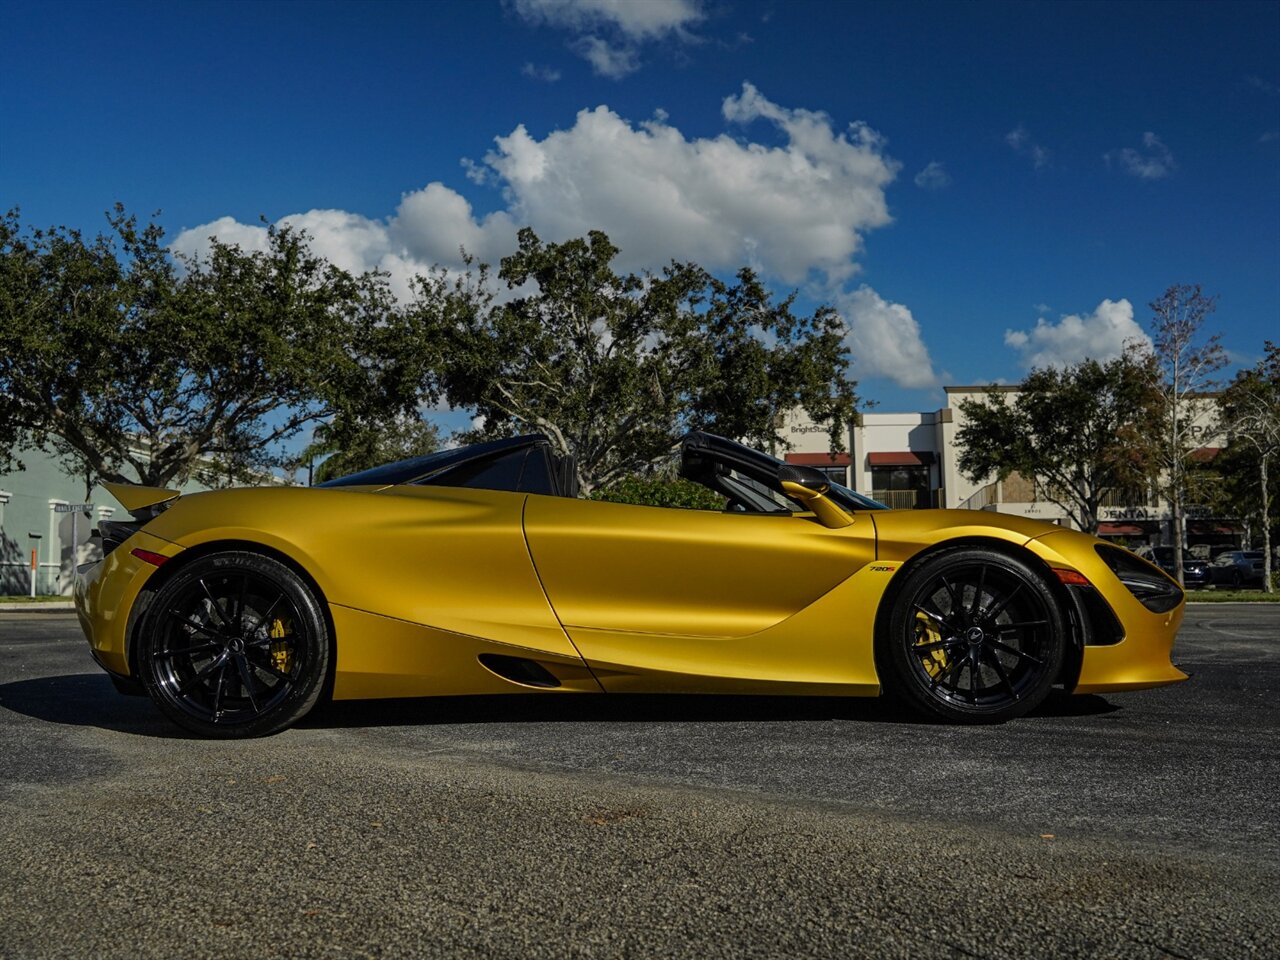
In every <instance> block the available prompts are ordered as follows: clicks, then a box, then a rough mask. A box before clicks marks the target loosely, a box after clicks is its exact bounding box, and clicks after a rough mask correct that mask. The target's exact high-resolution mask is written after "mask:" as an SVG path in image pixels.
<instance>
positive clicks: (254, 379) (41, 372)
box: [0, 207, 421, 486]
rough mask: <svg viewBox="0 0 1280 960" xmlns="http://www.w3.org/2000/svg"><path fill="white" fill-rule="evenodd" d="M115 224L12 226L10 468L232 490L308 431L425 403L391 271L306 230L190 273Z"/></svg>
mask: <svg viewBox="0 0 1280 960" xmlns="http://www.w3.org/2000/svg"><path fill="white" fill-rule="evenodd" d="M108 220H109V224H110V230H109V231H108V232H107V233H106V234H99V235H98V236H97V237H96V238H95V239H93V240H86V239H85V238H84V237H83V236H81V234H80V233H79V232H77V231H74V230H67V229H64V228H56V227H55V228H52V229H49V230H25V229H23V227H22V225H21V224H20V222H19V220H18V213H17V211H16V210H14V211H10V212H9V213H8V214H6V215H5V216H4V217H3V218H2V219H0V468H5V467H9V466H12V465H14V464H17V465H18V466H20V463H18V461H17V456H18V454H19V452H20V451H21V450H22V449H24V448H31V447H40V448H45V449H49V448H52V449H53V450H54V451H55V452H57V453H58V454H61V456H62V458H63V460H64V462H65V465H66V466H67V468H68V469H69V471H71V472H74V473H75V474H76V475H80V476H85V477H86V478H87V482H89V483H90V484H92V483H95V482H97V481H99V480H115V481H130V480H132V481H136V482H141V483H144V484H149V485H155V486H168V485H172V484H181V483H183V482H185V481H186V480H187V479H188V478H190V477H191V476H192V475H193V474H194V473H195V472H196V471H197V470H201V471H204V472H205V473H206V474H208V476H207V477H206V479H216V480H219V481H221V482H230V481H231V480H236V479H251V478H254V477H255V476H261V473H262V471H263V470H265V469H266V468H268V467H270V466H273V465H277V464H280V463H282V462H283V461H284V456H283V453H282V451H281V449H280V444H281V443H282V442H283V441H286V440H288V439H290V438H292V437H294V436H296V435H297V434H298V433H299V432H300V431H301V430H302V429H303V428H304V427H305V426H307V425H308V424H311V423H316V422H320V421H323V420H325V419H327V418H331V417H334V416H336V415H339V414H341V415H343V416H346V417H347V418H349V419H352V420H359V419H361V418H364V419H366V420H377V419H378V418H379V417H386V416H394V415H395V414H396V413H398V412H400V411H407V410H412V409H413V404H414V398H415V396H416V394H417V392H418V388H419V380H420V377H419V376H416V375H415V374H414V373H413V371H416V370H418V369H419V368H420V360H421V357H420V355H419V354H418V352H417V342H418V338H416V337H415V336H414V335H413V333H412V331H411V330H409V329H408V328H407V327H406V326H405V323H406V321H404V320H403V319H401V318H400V317H399V316H398V314H397V313H396V312H395V311H394V310H393V309H392V302H393V301H392V298H391V295H390V293H389V291H388V287H387V283H386V279H385V277H382V276H379V275H377V274H365V275H363V276H360V277H353V276H351V275H350V274H348V273H346V272H344V271H342V270H339V269H337V268H335V267H333V266H331V265H329V264H327V263H325V262H324V261H323V260H321V259H320V258H318V257H316V256H314V255H313V254H311V252H310V251H309V249H308V247H307V242H306V238H305V236H304V235H302V234H300V233H297V232H295V231H292V230H289V229H276V228H271V229H269V231H268V248H267V249H266V250H265V251H254V252H246V251H243V250H241V249H240V248H239V247H237V246H234V245H227V244H222V243H218V242H216V241H215V242H213V243H212V246H211V249H210V252H209V253H208V254H207V256H205V257H202V258H199V259H190V260H182V261H179V260H175V258H174V257H173V256H172V255H171V254H170V252H169V250H168V249H167V247H166V246H165V244H164V233H163V230H162V229H161V228H160V227H159V226H158V225H157V224H155V223H154V222H152V223H148V224H146V225H140V224H139V223H138V221H137V219H136V218H135V217H133V216H128V215H126V214H125V212H124V210H123V209H122V208H120V207H117V208H116V210H115V212H114V213H113V214H111V215H109V217H108Z"/></svg>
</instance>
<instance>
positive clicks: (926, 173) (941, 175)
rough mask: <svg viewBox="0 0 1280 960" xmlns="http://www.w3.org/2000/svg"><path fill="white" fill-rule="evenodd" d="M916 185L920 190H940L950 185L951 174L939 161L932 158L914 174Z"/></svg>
mask: <svg viewBox="0 0 1280 960" xmlns="http://www.w3.org/2000/svg"><path fill="white" fill-rule="evenodd" d="M916 186H917V187H919V188H920V189H922V190H941V189H943V188H944V187H949V186H951V174H949V173H947V168H946V167H945V166H943V165H942V163H941V162H940V161H938V160H934V161H932V162H931V163H930V164H929V165H928V166H927V167H925V168H924V169H923V170H921V171H920V172H919V173H917V174H916Z"/></svg>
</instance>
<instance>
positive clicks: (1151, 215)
mask: <svg viewBox="0 0 1280 960" xmlns="http://www.w3.org/2000/svg"><path fill="white" fill-rule="evenodd" d="M0 23H3V24H4V26H3V28H0V32H2V34H3V36H4V38H5V40H6V43H5V47H6V55H5V57H4V58H0V204H3V205H4V206H5V207H6V208H7V207H9V206H13V205H19V206H20V207H21V208H22V213H23V217H24V219H25V220H26V221H27V222H30V223H34V224H38V225H45V224H55V223H57V224H68V225H72V226H77V227H81V228H83V229H86V230H96V229H98V228H99V227H100V226H101V225H102V224H103V220H102V213H103V211H104V210H106V209H107V208H108V207H109V206H110V205H111V204H112V203H113V202H115V201H117V200H119V201H122V202H124V203H125V204H126V205H127V206H128V207H129V208H130V209H131V210H133V211H136V212H139V213H149V212H150V211H153V210H159V211H161V214H160V219H161V222H162V223H163V224H164V225H165V226H166V228H167V229H168V230H169V232H170V235H171V237H172V238H173V239H174V242H175V244H176V245H177V246H178V247H179V248H180V249H184V250H198V249H199V248H200V246H201V244H202V243H203V242H204V239H203V238H205V237H207V236H208V235H209V234H211V233H217V234H218V235H219V236H222V237H224V238H226V239H234V240H236V241H238V242H241V243H243V244H246V245H253V244H255V243H258V242H260V239H261V234H260V228H259V227H258V226H257V224H258V222H259V217H261V216H265V217H267V218H268V219H271V220H286V221H288V222H294V223H298V224H299V225H301V226H303V227H305V228H307V229H308V230H310V231H311V232H312V233H313V234H314V235H315V236H316V238H317V243H316V245H317V248H318V249H321V250H322V251H323V252H325V253H326V254H327V255H329V256H331V257H332V258H333V259H335V261H338V262H340V263H342V264H343V265H344V266H351V267H356V268H363V267H371V266H377V267H380V268H383V269H388V270H390V271H391V272H392V273H393V275H394V276H396V277H398V278H399V281H400V282H403V280H404V278H407V276H409V275H410V274H411V273H412V272H413V271H414V270H417V269H422V268H423V267H424V266H426V265H429V264H430V263H434V262H441V263H444V264H445V265H446V266H449V265H456V263H457V256H456V250H457V248H458V246H459V244H465V245H466V246H467V247H468V249H469V250H472V251H474V252H476V253H478V254H479V255H480V256H482V257H483V258H484V259H486V260H490V261H493V260H496V259H497V258H498V257H500V256H502V255H503V254H504V253H506V252H508V251H509V250H510V249H511V247H512V238H513V236H514V230H515V229H516V228H517V227H518V226H520V225H522V224H525V223H530V224H532V225H533V226H534V227H535V228H536V229H537V230H538V231H539V233H541V234H542V235H543V236H544V237H545V238H547V239H557V240H558V239H564V238H566V237H568V236H571V235H578V234H581V233H584V232H585V231H586V230H587V229H590V228H592V227H600V228H602V229H605V230H606V231H607V232H608V233H609V234H610V235H611V236H613V237H614V239H615V240H616V241H618V242H619V243H620V245H621V246H622V247H623V256H624V261H625V262H624V266H626V267H629V268H643V267H657V266H660V265H661V264H662V263H663V262H665V261H666V260H667V259H670V258H671V257H676V258H679V259H690V260H694V261H697V262H699V263H702V264H704V265H705V266H708V267H710V268H713V269H715V270H717V271H719V272H725V273H729V272H732V271H733V269H734V268H735V267H736V266H738V265H741V264H743V263H750V264H752V265H754V266H756V267H757V269H759V270H760V271H761V272H762V273H763V274H764V275H765V276H766V277H767V278H768V279H770V281H771V282H773V283H774V284H775V285H776V286H777V288H778V289H779V290H780V291H785V290H789V289H793V288H798V289H800V290H801V292H802V294H803V296H804V298H805V302H807V303H809V304H812V303H816V302H819V301H827V302H832V303H834V304H836V306H837V307H838V308H839V309H840V310H841V311H842V313H843V314H844V315H845V316H846V318H847V320H848V322H849V324H850V327H851V333H850V345H851V348H852V349H853V352H854V355H855V376H856V377H857V378H858V379H859V381H860V388H859V389H860V392H861V393H862V394H863V396H864V397H865V398H866V399H868V400H872V401H875V402H877V403H878V405H879V409H882V410H899V409H907V410H918V409H933V408H936V407H938V406H940V405H941V404H942V402H943V395H942V392H941V389H940V388H941V386H942V385H943V384H956V383H976V382H986V381H989V380H996V379H998V380H1005V381H1015V380H1017V379H1019V378H1020V377H1021V376H1022V375H1024V373H1025V372H1026V370H1027V367H1028V365H1030V364H1032V363H1060V362H1070V361H1073V360H1076V359H1079V358H1080V357H1082V356H1083V355H1085V354H1091V355H1098V356H1106V355H1108V354H1109V353H1112V352H1114V351H1115V350H1116V349H1118V346H1119V344H1120V343H1121V342H1122V340H1123V339H1124V338H1126V337H1130V336H1134V335H1141V333H1142V331H1143V330H1144V329H1145V328H1146V326H1147V323H1148V320H1149V310H1148V308H1147V304H1148V302H1149V301H1151V300H1152V299H1154V298H1155V297H1156V296H1158V295H1159V294H1160V293H1161V292H1162V291H1163V290H1164V289H1165V287H1167V286H1168V285H1169V284H1172V283H1176V282H1184V283H1201V284H1203V285H1204V288H1205V289H1206V290H1207V291H1208V292H1210V293H1213V294H1216V295H1218V297H1219V307H1218V312H1217V314H1216V315H1215V316H1214V318H1213V319H1212V321H1211V324H1212V326H1213V328H1214V329H1216V330H1218V331H1221V333H1222V334H1223V339H1224V342H1225V344H1226V345H1227V347H1228V349H1229V350H1230V351H1231V354H1232V356H1233V357H1234V358H1235V359H1236V360H1237V361H1239V362H1251V361H1252V360H1253V359H1254V358H1256V357H1257V356H1259V355H1260V353H1261V349H1262V341H1263V339H1264V338H1267V337H1270V338H1273V339H1280V4H1276V3H1265V4H1235V3H1224V2H1218V3H1195V4H1177V3H1158V4H1126V3H1112V4H1092V3H1089V4H1086V3H1075V4H1041V3H1016V4H986V3H977V4H961V3H945V4H930V3H920V4H910V3H872V4H866V3H816V2H814V3H810V2H760V3H754V2H742V3H738V2H729V0H707V2H697V0H655V2H648V3H646V2H643V0H640V2H631V3H627V2H611V0H510V2H505V3H503V2H496V0H495V2H486V0H474V2H465V3H451V2H438V3H416V4H412V3H390V4H379V3H373V2H366V3H359V4H347V3H286V4H271V3H211V4H204V3H183V4H160V3H121V4H106V3H93V4H78V3H63V4H56V5H52V4H27V3H13V2H9V0H3V2H0Z"/></svg>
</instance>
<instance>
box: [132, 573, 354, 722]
mask: <svg viewBox="0 0 1280 960" xmlns="http://www.w3.org/2000/svg"><path fill="white" fill-rule="evenodd" d="M139 644H140V646H139V649H138V668H139V670H138V672H139V674H140V676H141V679H142V683H143V686H144V687H145V688H146V691H147V693H148V694H149V695H150V697H151V699H152V700H154V701H155V703H156V705H157V706H158V707H159V708H160V710H161V711H162V712H163V713H164V714H165V716H167V717H168V718H169V719H170V720H172V721H173V722H174V723H177V724H178V725H179V726H182V727H184V728H185V729H187V730H190V731H191V732H193V733H197V734H200V735H201V736H205V737H216V738H224V739H229V738H238V737H255V736H263V735H265V734H269V733H275V732H276V731H278V730H281V729H283V728H284V727H287V726H289V725H290V724H292V723H294V722H295V721H297V720H298V719H300V718H301V717H302V716H303V715H304V714H306V713H307V711H309V710H310V709H311V708H312V707H313V706H314V705H315V702H316V700H317V699H319V697H320V691H321V688H322V687H323V686H324V679H325V674H326V671H327V670H328V661H329V634H328V628H327V625H326V622H325V618H324V615H323V613H322V611H321V609H320V605H319V603H318V601H317V600H316V598H315V596H314V595H313V594H312V591H311V590H310V589H309V587H308V586H307V584H306V583H305V582H304V581H303V580H302V578H301V577H299V576H298V575H297V574H296V573H295V572H294V571H293V570H291V569H290V568H289V567H287V566H285V565H284V564H282V563H280V562H278V561H276V560H273V559H270V558H269V557H264V556H261V555H259V554H255V553H249V552H245V551H227V552H224V553H215V554H210V555H208V556H206V557H201V558H199V559H198V560H195V561H193V562H192V563H190V564H189V565H187V566H184V567H183V568H182V569H181V570H179V571H178V572H177V573H176V574H174V576H173V577H172V579H170V580H169V581H168V582H167V583H165V584H164V586H162V587H161V588H160V590H159V592H158V593H157V594H156V596H155V599H154V600H153V601H152V603H151V604H150V605H149V606H148V608H147V612H146V614H145V618H144V620H143V623H142V625H141V629H140V633H139Z"/></svg>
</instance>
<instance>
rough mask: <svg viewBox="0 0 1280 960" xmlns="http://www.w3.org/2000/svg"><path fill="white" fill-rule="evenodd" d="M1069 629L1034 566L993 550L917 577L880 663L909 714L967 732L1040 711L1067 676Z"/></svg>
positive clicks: (950, 559) (904, 595)
mask: <svg viewBox="0 0 1280 960" xmlns="http://www.w3.org/2000/svg"><path fill="white" fill-rule="evenodd" d="M1066 637H1067V628H1066V624H1065V622H1064V620H1063V616H1062V613H1061V611H1060V609H1059V607H1058V602H1057V598H1056V597H1055V596H1054V594H1053V592H1052V591H1051V589H1050V588H1049V585H1048V584H1047V583H1046V582H1045V579H1044V577H1043V576H1042V575H1041V574H1040V573H1039V572H1038V571H1036V570H1035V569H1033V568H1032V567H1031V566H1030V565H1029V564H1028V563H1026V562H1025V561H1023V560H1020V559H1018V558H1016V557H1013V556H1011V555H1008V554H1004V553H1001V552H999V551H996V550H989V549H985V548H965V549H958V550H953V551H949V552H947V553H942V554H938V555H937V556H934V557H931V558H930V559H928V560H926V561H925V562H923V563H922V564H920V566H918V567H916V568H915V569H914V570H912V571H910V573H908V575H907V578H906V580H905V581H904V583H903V584H902V588H901V589H900V590H899V591H898V593H897V600H896V603H895V606H894V609H893V611H892V613H891V615H890V617H889V627H888V632H887V635H885V636H883V637H882V638H881V642H880V646H879V660H880V662H881V666H882V673H884V674H885V680H886V685H887V686H888V687H889V690H890V692H891V693H895V694H897V695H898V696H899V697H900V698H901V699H903V700H905V701H906V702H907V703H908V704H909V705H911V706H913V707H915V708H916V709H918V710H921V711H924V712H926V713H928V714H932V715H934V716H939V717H942V718H945V719H947V720H951V721H953V722H959V723H998V722H1000V721H1003V720H1008V719H1011V718H1013V717H1017V716H1021V715H1022V714H1025V713H1027V712H1028V711H1030V710H1032V709H1034V708H1035V707H1036V706H1037V705H1038V704H1039V703H1040V702H1041V701H1043V700H1044V698H1045V696H1046V695H1048V693H1049V690H1050V688H1051V687H1052V686H1053V684H1054V681H1055V680H1056V679H1057V677H1058V672H1059V670H1060V668H1061V666H1062V660H1063V655H1064V650H1065V644H1066Z"/></svg>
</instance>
